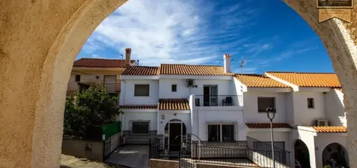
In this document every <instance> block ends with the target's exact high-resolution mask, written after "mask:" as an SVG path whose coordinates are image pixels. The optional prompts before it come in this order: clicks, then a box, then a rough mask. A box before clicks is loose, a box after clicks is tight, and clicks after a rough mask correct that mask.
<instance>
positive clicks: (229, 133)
mask: <svg viewBox="0 0 357 168" xmlns="http://www.w3.org/2000/svg"><path fill="white" fill-rule="evenodd" d="M208 141H209V142H232V141H234V125H233V124H210V125H208Z"/></svg>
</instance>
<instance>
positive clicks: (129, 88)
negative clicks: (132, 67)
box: [120, 80, 159, 105]
mask: <svg viewBox="0 0 357 168" xmlns="http://www.w3.org/2000/svg"><path fill="white" fill-rule="evenodd" d="M136 84H148V85H150V92H149V96H134V89H135V85H136ZM158 98H159V81H158V80H122V81H121V92H120V105H144V104H146V105H154V104H157V103H158Z"/></svg>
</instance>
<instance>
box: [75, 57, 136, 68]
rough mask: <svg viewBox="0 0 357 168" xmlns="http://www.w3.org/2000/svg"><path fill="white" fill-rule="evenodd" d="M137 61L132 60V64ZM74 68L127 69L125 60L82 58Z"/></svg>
mask: <svg viewBox="0 0 357 168" xmlns="http://www.w3.org/2000/svg"><path fill="white" fill-rule="evenodd" d="M134 63H135V61H134V60H131V64H134ZM73 66H74V67H88V68H126V67H127V66H128V65H126V63H125V60H122V59H100V58H81V59H79V60H76V61H74V63H73Z"/></svg>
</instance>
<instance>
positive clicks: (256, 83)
mask: <svg viewBox="0 0 357 168" xmlns="http://www.w3.org/2000/svg"><path fill="white" fill-rule="evenodd" d="M235 77H236V78H237V79H238V80H239V81H241V82H242V83H243V84H245V85H246V86H247V87H257V88H288V87H289V86H287V85H284V84H282V83H280V82H277V81H275V80H273V79H271V78H269V77H267V76H264V75H257V74H237V75H236V76H235Z"/></svg>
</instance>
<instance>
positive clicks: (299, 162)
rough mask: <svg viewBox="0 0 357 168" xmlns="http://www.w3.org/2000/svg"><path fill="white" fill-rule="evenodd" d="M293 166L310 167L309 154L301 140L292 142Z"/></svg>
mask: <svg viewBox="0 0 357 168" xmlns="http://www.w3.org/2000/svg"><path fill="white" fill-rule="evenodd" d="M294 151H295V152H294V155H295V167H296V168H310V154H309V149H308V148H307V146H306V144H305V143H304V142H303V141H301V140H299V139H298V140H296V141H295V144H294Z"/></svg>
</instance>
